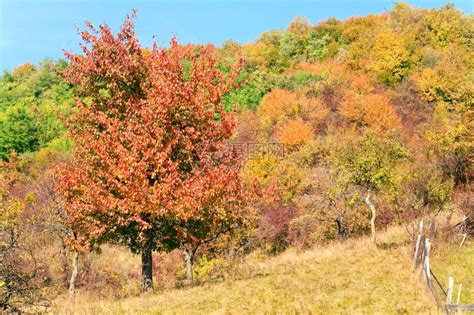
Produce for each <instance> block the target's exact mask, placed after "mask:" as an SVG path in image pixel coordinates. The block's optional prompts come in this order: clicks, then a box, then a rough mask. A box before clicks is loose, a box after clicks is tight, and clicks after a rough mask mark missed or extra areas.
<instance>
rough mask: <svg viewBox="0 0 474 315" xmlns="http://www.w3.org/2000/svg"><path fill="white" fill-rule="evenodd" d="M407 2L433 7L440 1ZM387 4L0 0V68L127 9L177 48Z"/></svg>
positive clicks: (73, 39) (117, 20) (55, 48)
mask: <svg viewBox="0 0 474 315" xmlns="http://www.w3.org/2000/svg"><path fill="white" fill-rule="evenodd" d="M407 2H408V3H410V4H411V5H413V6H415V7H436V8H439V7H440V6H442V5H443V4H444V3H445V2H446V1H437V0H429V1H426V0H412V1H410V0H409V1H407ZM451 2H453V3H454V4H455V6H456V7H457V8H459V9H462V10H463V11H464V12H465V13H472V12H473V6H474V4H473V3H474V0H459V1H451ZM392 6H393V1H391V0H389V1H387V0H361V1H350V0H324V1H323V0H274V1H270V0H253V1H252V0H227V1H224V0H222V1H218V0H175V1H172V0H163V1H161V0H155V1H152V0H141V1H140V0H139V1H125V0H95V1H94V0H83V1H79V0H69V1H67V0H0V71H2V70H3V69H8V70H12V69H13V68H15V67H16V66H18V65H20V64H22V63H25V62H32V63H35V64H36V63H38V62H39V61H40V60H42V59H43V58H45V57H50V58H52V59H57V58H61V57H62V56H63V53H62V49H63V48H64V49H67V50H74V51H77V48H78V43H79V37H78V35H77V33H76V29H75V26H78V27H80V28H83V27H84V23H83V22H84V21H85V20H89V21H91V22H92V23H94V24H96V25H98V24H101V23H106V24H108V25H110V26H111V27H112V29H114V30H117V29H118V28H119V26H120V25H121V23H122V22H123V19H124V17H125V16H126V14H127V13H129V12H130V11H131V10H132V9H133V8H135V9H137V11H138V18H137V19H136V28H137V33H138V36H139V39H140V41H141V42H142V44H144V45H145V46H148V45H150V43H151V41H152V36H153V35H156V36H157V41H158V43H159V44H160V45H166V44H167V43H168V41H169V39H170V36H171V35H172V34H174V35H176V36H177V38H178V40H179V41H180V42H181V43H187V42H193V43H207V42H211V43H214V44H217V45H219V44H221V43H222V42H223V41H225V40H227V39H234V40H236V41H238V42H241V43H245V42H249V41H252V40H254V39H255V38H256V37H258V35H259V34H261V33H262V32H263V31H266V30H271V29H278V28H285V27H286V26H287V25H288V23H289V22H290V21H291V20H292V19H293V18H294V17H295V16H305V17H307V18H309V20H310V21H311V23H317V22H319V21H322V20H325V19H327V18H329V17H337V18H340V19H345V18H347V17H349V16H361V15H366V14H368V13H381V12H383V11H386V10H389V9H390V8H391V7H392Z"/></svg>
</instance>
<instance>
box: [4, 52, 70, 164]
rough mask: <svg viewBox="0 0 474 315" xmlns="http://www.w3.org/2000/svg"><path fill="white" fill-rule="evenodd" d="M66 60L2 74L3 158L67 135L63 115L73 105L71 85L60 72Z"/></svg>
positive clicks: (45, 144) (29, 150) (24, 67)
mask: <svg viewBox="0 0 474 315" xmlns="http://www.w3.org/2000/svg"><path fill="white" fill-rule="evenodd" d="M66 65H67V64H66V62H65V61H58V62H57V63H52V62H51V61H49V60H45V61H43V62H42V63H41V64H40V66H39V67H38V68H35V67H34V66H32V65H30V64H25V65H22V66H20V67H18V68H16V69H15V70H14V71H13V73H8V72H5V73H4V74H3V76H2V77H0V157H1V158H2V159H6V158H7V157H8V154H9V153H10V152H11V151H16V152H18V153H23V152H33V151H36V150H38V149H40V148H44V147H46V146H48V144H49V143H50V142H51V141H53V140H55V139H57V138H61V137H62V136H63V135H64V134H65V129H64V126H63V124H62V122H61V121H60V120H59V118H58V116H57V115H58V114H60V115H68V114H69V112H70V111H71V110H72V108H73V103H74V97H73V94H72V88H71V87H70V86H69V85H68V84H66V83H65V82H63V80H62V78H61V76H60V74H61V72H62V71H63V70H64V69H65V68H66Z"/></svg>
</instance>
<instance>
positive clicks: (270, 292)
mask: <svg viewBox="0 0 474 315" xmlns="http://www.w3.org/2000/svg"><path fill="white" fill-rule="evenodd" d="M404 235H405V234H404V233H403V231H402V230H401V228H392V229H390V230H389V231H388V232H384V233H383V234H382V235H380V245H379V248H378V249H376V248H374V246H373V245H372V244H371V242H370V240H369V239H368V238H361V239H358V240H356V239H354V240H349V241H347V242H345V243H337V244H332V245H330V246H327V247H317V248H314V249H311V250H308V251H305V252H302V253H298V252H296V251H293V250H289V251H287V252H285V253H283V254H280V255H278V256H276V257H272V258H262V257H258V256H255V255H251V256H250V257H247V258H246V259H245V261H244V262H242V263H240V264H238V265H237V266H236V267H235V268H232V270H231V271H230V272H229V275H228V277H226V279H225V280H222V279H220V280H216V281H213V282H206V283H203V284H201V285H196V286H195V287H193V288H182V289H173V290H170V291H167V292H155V293H149V294H147V295H143V296H140V297H137V298H128V299H123V300H119V301H104V300H100V297H97V296H96V297H95V298H94V297H91V296H90V295H87V296H85V295H82V294H81V293H79V295H78V297H77V300H76V304H75V306H74V307H73V306H72V305H71V304H68V303H67V302H65V301H64V300H62V299H59V300H58V301H56V303H57V304H56V308H55V309H54V312H55V313H56V312H58V313H75V314H86V313H87V314H120V313H127V314H129V313H139V314H143V313H154V314H162V313H163V314H169V313H172V314H203V313H215V314H250V313H253V314H254V313H260V314H262V313H267V314H268V313H280V314H281V313H286V314H291V313H317V314H319V313H321V314H323V313H326V314H327V313H352V314H353V313H366V314H367V313H385V314H395V313H397V314H399V313H409V314H414V313H418V314H419V313H434V312H436V307H435V304H434V299H433V297H432V295H431V293H430V292H429V291H428V289H427V287H426V286H425V283H424V281H423V278H422V277H421V276H420V277H419V278H418V277H417V275H419V273H418V272H413V271H412V266H411V261H410V260H409V258H408V257H409V255H410V248H411V247H410V245H409V244H408V243H407V240H406V238H405V236H404ZM446 246H447V245H444V247H443V248H441V249H440V248H436V246H435V250H436V253H435V255H434V257H433V262H432V264H433V269H434V270H436V271H437V274H438V275H439V276H440V277H441V279H440V280H446V281H445V282H446V283H447V277H448V274H447V272H449V273H450V274H452V275H454V276H455V278H456V280H457V281H460V282H462V283H463V292H464V294H463V297H462V299H461V301H464V302H465V303H467V302H468V301H469V298H472V296H474V281H473V279H472V277H469V270H472V268H474V243H473V242H470V243H468V244H466V245H465V247H463V248H462V249H458V248H457V247H456V246H455V245H453V246H452V247H449V248H448V247H446ZM453 251H454V252H453ZM448 252H449V253H450V258H449V259H447V260H446V259H444V258H443V256H444V255H445V254H447V253H448ZM441 264H442V265H443V267H442V268H438V266H437V265H439V266H441ZM463 275H464V277H463Z"/></svg>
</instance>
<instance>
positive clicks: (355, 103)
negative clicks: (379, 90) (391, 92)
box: [340, 91, 401, 133]
mask: <svg viewBox="0 0 474 315" xmlns="http://www.w3.org/2000/svg"><path fill="white" fill-rule="evenodd" d="M340 112H341V114H342V115H343V116H344V117H346V118H347V119H349V120H350V121H352V122H355V123H356V124H357V125H359V126H367V127H369V128H370V129H372V130H373V131H374V132H376V133H385V132H388V131H393V130H401V121H400V118H399V117H398V115H397V114H396V112H395V109H394V108H393V107H392V105H391V104H390V100H389V98H388V97H387V96H386V95H385V94H373V93H370V94H365V95H358V94H356V93H354V92H352V91H351V92H347V93H346V94H345V96H344V101H343V103H342V105H341V107H340Z"/></svg>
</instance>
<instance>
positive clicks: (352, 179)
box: [330, 132, 409, 243]
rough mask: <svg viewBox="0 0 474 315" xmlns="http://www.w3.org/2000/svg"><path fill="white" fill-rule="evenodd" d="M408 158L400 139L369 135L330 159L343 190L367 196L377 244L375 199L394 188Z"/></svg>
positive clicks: (351, 143)
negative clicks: (398, 171) (354, 189)
mask: <svg viewBox="0 0 474 315" xmlns="http://www.w3.org/2000/svg"><path fill="white" fill-rule="evenodd" d="M408 156H409V152H408V150H407V149H406V148H405V147H404V146H403V145H402V144H401V143H400V142H399V141H398V140H397V139H393V138H387V137H386V138H384V137H376V136H375V135H374V134H373V133H371V132H367V133H365V134H364V135H363V136H362V137H361V138H360V139H355V140H353V139H352V140H349V141H347V143H346V144H345V145H343V146H342V147H341V148H339V149H337V150H336V151H335V152H334V154H333V156H332V157H331V158H330V159H331V164H332V167H333V170H334V171H335V175H336V176H337V178H338V181H339V187H340V189H341V190H342V191H345V190H347V189H348V188H350V187H356V188H359V189H361V191H362V193H363V194H365V198H364V202H365V204H366V205H367V207H368V208H369V209H370V211H371V214H372V216H371V219H370V228H371V235H372V240H373V242H374V243H375V240H376V238H375V219H376V216H377V208H376V206H375V204H374V202H373V199H372V197H373V195H374V194H378V193H380V192H383V191H384V190H387V189H389V188H390V187H391V186H392V187H393V185H395V183H396V180H395V179H396V176H397V169H398V166H399V165H400V164H401V163H402V162H403V161H404V160H406V159H407V158H408Z"/></svg>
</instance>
